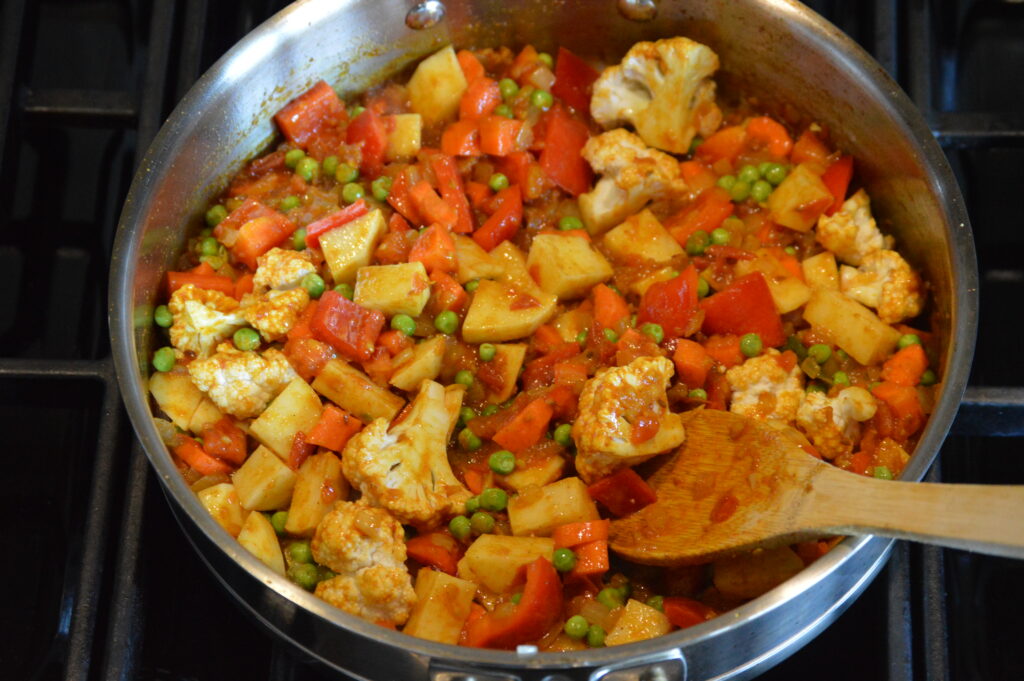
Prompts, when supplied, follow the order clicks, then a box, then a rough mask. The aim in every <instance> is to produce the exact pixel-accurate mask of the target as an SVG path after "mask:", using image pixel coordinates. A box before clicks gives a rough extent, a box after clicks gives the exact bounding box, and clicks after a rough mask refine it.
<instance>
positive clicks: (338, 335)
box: [309, 290, 384, 361]
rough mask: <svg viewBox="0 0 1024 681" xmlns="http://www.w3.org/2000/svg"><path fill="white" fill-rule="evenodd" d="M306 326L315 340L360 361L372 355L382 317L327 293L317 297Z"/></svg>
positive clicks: (330, 291) (382, 323)
mask: <svg viewBox="0 0 1024 681" xmlns="http://www.w3.org/2000/svg"><path fill="white" fill-rule="evenodd" d="M309 326H310V329H312V331H313V335H314V336H315V337H316V338H318V339H319V340H322V341H323V342H325V343H327V344H328V345H330V346H331V347H333V348H334V349H335V350H337V351H338V352H339V353H340V354H342V355H344V356H346V357H348V358H349V359H355V360H360V361H363V360H368V359H370V357H371V356H372V355H373V346H374V344H375V343H376V342H377V336H379V335H380V332H381V329H383V328H384V315H383V314H382V313H381V312H380V311H379V310H368V309H366V308H365V307H363V306H361V305H358V304H356V303H354V302H352V301H351V300H349V299H348V298H345V297H344V296H343V295H341V294H340V293H338V292H337V291H333V290H328V291H325V292H324V294H323V296H321V297H320V301H319V303H318V304H317V306H316V312H315V313H314V315H313V318H312V320H310V323H309Z"/></svg>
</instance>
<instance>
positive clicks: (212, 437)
mask: <svg viewBox="0 0 1024 681" xmlns="http://www.w3.org/2000/svg"><path fill="white" fill-rule="evenodd" d="M202 438H203V451H205V452H206V453H207V454H209V455H210V456H214V457H217V458H218V459H223V460H224V461H228V462H230V463H233V464H235V465H236V466H241V465H242V464H243V463H245V454H246V452H245V433H244V432H242V429H241V428H239V427H238V426H236V425H235V422H234V421H233V420H232V419H231V417H230V416H224V417H221V419H220V420H219V421H217V422H215V423H211V424H209V425H207V426H206V427H205V428H203V431H202Z"/></svg>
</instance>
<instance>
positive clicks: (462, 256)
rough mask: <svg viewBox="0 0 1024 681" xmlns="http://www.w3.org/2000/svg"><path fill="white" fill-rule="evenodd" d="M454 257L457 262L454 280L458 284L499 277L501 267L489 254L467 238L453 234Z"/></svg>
mask: <svg viewBox="0 0 1024 681" xmlns="http://www.w3.org/2000/svg"><path fill="white" fill-rule="evenodd" d="M454 238H455V257H456V259H457V260H458V261H459V269H458V272H456V273H455V278H456V279H457V280H458V282H459V283H460V284H465V283H466V282H467V281H470V280H472V279H494V278H496V277H499V276H501V272H502V270H501V265H500V264H499V263H497V262H495V261H494V258H492V257H491V254H490V253H488V252H487V251H485V250H484V249H483V248H481V247H480V244H478V243H477V242H475V241H473V240H472V239H470V238H469V237H468V236H463V235H461V234H455V235H454Z"/></svg>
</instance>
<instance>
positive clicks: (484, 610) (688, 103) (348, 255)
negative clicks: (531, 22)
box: [150, 37, 938, 650]
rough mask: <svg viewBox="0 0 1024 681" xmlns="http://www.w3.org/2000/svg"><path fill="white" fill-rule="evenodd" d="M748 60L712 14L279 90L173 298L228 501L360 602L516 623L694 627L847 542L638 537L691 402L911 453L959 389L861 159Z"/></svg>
mask: <svg viewBox="0 0 1024 681" xmlns="http://www.w3.org/2000/svg"><path fill="white" fill-rule="evenodd" d="M718 66H719V64H718V57H717V55H716V54H715V53H714V52H713V51H712V50H711V49H709V48H708V47H706V46H704V45H701V44H699V43H696V42H693V41H691V40H689V39H687V38H682V37H679V38H672V39H667V40H660V41H658V42H653V43H639V44H637V45H635V46H634V47H633V48H632V49H631V50H630V51H629V52H628V53H627V54H626V55H625V57H624V58H623V60H622V62H621V63H619V64H615V65H611V66H608V67H607V68H604V69H603V70H598V69H597V68H595V67H594V66H593V65H591V64H590V63H588V62H587V61H584V60H583V59H581V58H579V57H578V56H576V55H574V54H572V53H571V52H569V51H568V50H566V49H559V50H558V52H557V54H554V55H551V54H546V53H540V52H538V51H537V50H535V49H534V48H533V47H531V46H527V47H525V48H523V49H521V50H519V51H515V52H514V51H512V50H510V49H508V48H501V49H483V50H475V51H471V50H459V51H456V50H454V49H453V48H451V47H447V48H445V49H442V50H440V51H439V52H437V53H435V54H433V55H431V56H429V57H427V58H426V59H424V60H423V61H421V62H420V63H419V64H418V65H417V67H416V68H415V71H414V72H413V73H412V75H411V77H409V78H408V79H403V80H402V81H401V82H399V81H394V82H389V83H387V84H384V85H382V86H379V87H377V88H375V89H373V90H371V91H369V92H367V93H365V94H363V95H362V96H360V97H359V98H357V99H356V100H354V101H348V102H346V101H342V100H341V99H340V98H339V97H338V95H337V94H336V93H335V91H334V90H333V89H332V88H331V86H330V85H328V84H327V83H324V82H319V83H317V84H315V85H314V86H313V87H311V88H310V89H309V90H308V91H306V92H305V93H303V94H301V95H300V96H299V97H297V98H296V99H294V100H293V101H291V102H289V103H288V104H287V105H286V106H285V107H284V108H283V109H281V111H279V112H278V113H277V114H276V116H275V117H274V120H275V122H276V124H277V127H278V128H279V130H280V132H281V139H280V141H279V142H278V143H277V145H276V147H274V148H273V149H272V150H271V151H269V152H268V153H265V154H264V155H262V156H259V157H258V158H256V159H255V160H253V161H251V162H249V163H248V164H247V165H246V166H245V167H244V168H243V169H242V170H241V171H240V172H239V173H238V174H237V175H236V176H235V177H234V178H233V179H232V180H231V182H230V184H229V186H228V187H227V189H226V191H225V192H224V193H223V194H222V195H221V196H220V197H219V198H218V199H217V201H216V202H215V203H214V204H213V205H212V206H211V207H210V208H209V210H208V211H207V212H206V216H205V217H206V224H207V227H206V228H205V229H203V230H202V231H201V232H200V233H199V234H198V235H197V236H195V237H193V238H191V239H190V240H189V242H188V249H187V251H186V252H185V253H184V254H183V255H182V256H181V259H180V262H179V264H178V267H177V271H173V272H169V273H168V274H167V287H166V296H167V297H166V299H165V304H163V305H160V306H159V307H157V308H156V310H155V313H154V322H155V323H156V325H157V326H158V327H160V333H161V334H163V337H164V338H165V339H166V340H165V346H164V347H161V348H159V349H158V350H157V351H156V352H155V353H154V354H153V357H152V366H153V369H154V371H153V373H152V376H151V379H150V391H151V393H152V395H153V398H154V400H155V403H156V405H157V406H158V407H159V411H160V412H161V417H160V418H157V424H158V426H159V427H160V429H161V433H162V435H163V437H164V440H165V442H166V443H167V445H168V448H169V450H170V452H171V453H172V455H173V457H174V460H175V461H176V462H177V464H178V465H179V468H180V470H181V472H182V474H183V475H184V476H185V478H186V479H187V480H188V481H189V483H190V484H191V485H192V488H193V490H195V492H196V493H197V494H198V496H199V498H200V500H201V501H202V504H203V505H204V506H205V508H206V509H207V510H208V511H209V512H210V514H211V515H212V516H213V517H214V518H215V519H216V520H217V521H218V523H219V524H220V525H221V526H223V527H224V529H225V530H226V531H227V532H228V533H230V534H231V535H232V536H234V537H237V539H238V541H239V543H240V544H242V545H243V546H244V547H245V548H246V549H248V550H249V551H250V552H252V553H253V554H254V555H256V556H257V557H258V558H259V559H260V560H261V561H263V562H264V563H266V564H267V565H268V566H269V567H270V568H271V569H272V570H274V571H276V572H278V573H280V574H282V575H287V577H288V578H290V579H291V580H292V581H294V582H295V583H296V584H298V585H299V586H301V587H303V588H306V589H308V590H311V591H314V592H315V593H316V594H317V595H318V596H319V597H320V598H322V599H323V600H324V601H326V602H327V603H330V604H332V605H333V606H336V607H338V608H340V609H342V610H344V611H346V612H349V613H352V614H354V615H356V616H359V617H362V618H365V619H368V620H370V621H373V622H376V623H378V624H380V625H382V626H385V627H391V628H397V629H399V630H401V631H404V632H405V633H407V634H410V635H412V636H418V637H422V638H426V639H430V640H434V641H440V642H445V643H450V644H459V645H467V646H482V647H493V648H514V647H516V646H518V645H524V644H525V645H535V646H537V647H539V648H540V649H541V650H574V649H584V648H587V647H599V646H606V645H616V644H623V643H629V642H632V641H637V640H641V639H645V638H650V637H653V636H658V635H662V634H666V633H669V632H671V631H673V630H675V629H678V628H683V627H689V626H693V625H695V624H699V623H701V622H704V621H706V620H707V619H709V618H712V617H714V616H716V615H717V614H719V613H721V612H723V611H725V610H727V609H729V608H731V607H734V606H736V605H738V604H740V603H743V602H744V601H746V600H748V599H750V598H753V597H756V596H758V595H760V594H761V593H763V592H765V591H766V590H768V589H770V588H772V587H774V586H776V585H777V584H779V583H781V582H782V581H784V580H785V579H787V578H788V577H790V576H791V575H793V574H795V573H796V572H798V571H799V570H801V569H802V568H803V567H804V566H805V565H807V564H809V563H810V562H812V561H814V560H815V559H817V558H818V557H820V556H821V555H823V554H824V553H825V552H827V551H828V550H829V548H830V546H831V545H832V543H833V542H807V543H802V544H797V545H794V546H790V547H783V548H781V549H773V550H769V551H758V552H754V553H752V554H747V555H739V556H734V557H731V558H728V559H723V560H719V561H716V562H715V563H713V564H710V565H701V566H679V567H668V568H663V567H657V568H655V567H651V566H645V565H638V564H631V563H628V562H626V561H624V560H622V559H621V558H619V557H617V556H615V555H614V554H612V555H609V550H608V527H609V519H610V518H615V517H622V516H625V515H628V514H630V513H633V512H634V511H636V510H637V509H640V508H643V507H644V506H646V505H648V504H650V503H652V502H653V501H654V500H655V496H654V493H653V491H652V490H651V488H650V487H648V485H647V484H646V483H645V482H644V478H643V475H642V474H643V464H644V462H646V461H648V460H650V459H653V458H655V457H657V456H659V455H661V454H665V453H668V452H671V451H674V450H675V448H677V447H678V446H679V445H680V444H681V443H682V442H683V441H684V440H685V438H686V433H685V429H684V427H683V424H682V419H681V418H680V413H681V412H684V411H687V410H692V409H728V410H731V411H733V412H736V413H739V414H743V415H746V416H749V417H751V418H757V419H765V420H770V421H773V422H775V423H777V424H780V425H783V426H790V427H793V428H795V429H796V430H797V431H799V432H800V433H802V434H803V436H804V437H805V438H806V448H807V450H808V451H810V452H812V453H813V455H814V456H818V457H821V458H824V459H826V460H828V461H830V462H832V463H833V464H834V465H836V466H838V467H840V468H844V469H847V470H850V471H853V472H854V473H858V474H862V475H872V476H875V477H878V478H886V479H889V478H893V477H894V476H897V475H899V474H900V472H901V471H902V469H903V467H904V464H905V463H906V461H907V457H908V454H907V452H908V451H909V450H910V449H912V446H913V443H914V439H915V437H916V436H917V434H918V432H919V431H920V429H921V427H922V425H923V423H924V420H925V415H926V414H927V413H928V411H929V408H930V404H931V402H932V393H933V391H934V390H935V389H936V388H935V385H936V383H937V380H938V379H937V376H936V374H935V371H934V369H932V368H931V365H932V363H933V360H932V359H930V358H931V357H933V356H934V348H933V347H932V345H933V341H932V336H931V334H930V333H928V332H927V331H926V330H925V328H924V325H923V323H922V322H921V317H922V312H923V309H924V306H925V303H926V299H925V290H926V289H925V285H924V283H923V282H922V281H921V279H920V277H919V275H918V274H917V273H916V272H915V271H914V269H913V268H912V267H911V266H910V265H909V264H908V262H907V261H906V260H905V259H904V258H903V256H901V255H900V253H899V252H898V251H896V250H894V242H893V239H892V237H890V236H887V235H886V234H884V233H883V232H882V231H881V230H880V229H879V227H878V224H877V223H876V221H875V219H874V217H873V215H872V211H871V202H870V199H869V196H868V194H867V193H866V192H865V190H864V189H861V188H858V187H857V184H856V180H855V170H856V169H855V161H854V159H853V158H851V157H850V156H848V155H845V154H844V153H842V151H841V150H838V149H836V148H835V147H834V146H832V145H831V143H830V142H829V137H828V134H827V131H826V130H823V129H821V128H820V127H819V126H817V125H815V124H811V125H809V126H800V125H797V124H796V123H795V122H793V121H788V120H782V119H778V118H774V117H772V116H770V115H766V114H765V113H764V112H763V111H762V110H758V107H757V103H756V102H752V101H742V102H740V103H739V104H737V105H732V106H729V107H725V106H724V105H723V104H720V103H719V101H718V100H717V99H716V87H715V82H714V80H713V76H714V74H715V71H716V70H717V69H718ZM728 504H729V500H728V499H723V500H722V503H721V504H719V505H718V506H716V508H718V509H720V511H721V512H722V513H727V512H728V511H729V509H728Z"/></svg>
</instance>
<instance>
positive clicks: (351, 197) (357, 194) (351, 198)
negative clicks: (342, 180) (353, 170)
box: [341, 182, 366, 203]
mask: <svg viewBox="0 0 1024 681" xmlns="http://www.w3.org/2000/svg"><path fill="white" fill-rule="evenodd" d="M364 196H366V191H365V190H364V189H363V185H361V184H359V183H358V182H349V183H348V184H346V185H345V186H344V187H342V188H341V200H342V201H344V202H345V203H355V202H356V201H358V200H359V199H361V198H363V197H364Z"/></svg>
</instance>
